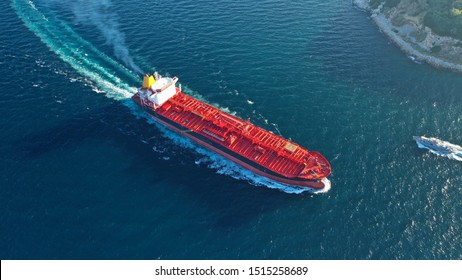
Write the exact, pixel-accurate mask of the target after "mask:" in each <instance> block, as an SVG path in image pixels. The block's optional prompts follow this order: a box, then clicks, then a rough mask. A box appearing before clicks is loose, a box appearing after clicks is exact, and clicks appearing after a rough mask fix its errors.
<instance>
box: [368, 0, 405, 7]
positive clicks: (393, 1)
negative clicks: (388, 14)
mask: <svg viewBox="0 0 462 280" xmlns="http://www.w3.org/2000/svg"><path fill="white" fill-rule="evenodd" d="M400 2H401V0H371V1H370V2H369V5H370V6H371V7H372V8H373V9H377V7H378V6H379V5H380V4H381V3H384V7H387V8H393V7H396V6H398V4H399V3H400Z"/></svg>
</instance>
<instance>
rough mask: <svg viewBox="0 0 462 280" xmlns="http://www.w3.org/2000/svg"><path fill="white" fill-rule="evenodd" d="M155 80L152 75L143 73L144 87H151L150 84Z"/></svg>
mask: <svg viewBox="0 0 462 280" xmlns="http://www.w3.org/2000/svg"><path fill="white" fill-rule="evenodd" d="M155 82H156V80H155V79H154V77H153V76H152V75H148V74H146V75H144V77H143V88H144V89H149V88H151V87H152V85H153V84H154V83H155Z"/></svg>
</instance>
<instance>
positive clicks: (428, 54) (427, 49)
mask: <svg viewBox="0 0 462 280" xmlns="http://www.w3.org/2000/svg"><path fill="white" fill-rule="evenodd" d="M352 3H353V5H355V6H356V7H358V8H359V9H361V10H364V11H367V12H368V13H370V15H371V19H372V21H373V22H374V23H375V24H376V25H377V27H378V28H379V29H380V30H381V31H382V33H384V34H385V35H386V36H387V37H388V38H389V39H390V40H391V41H392V42H393V43H394V44H395V45H396V46H398V47H399V48H400V49H401V50H402V51H403V52H405V53H406V54H407V55H408V56H409V57H410V58H411V59H412V60H413V61H415V62H425V63H427V64H429V65H431V66H434V67H436V68H440V69H447V70H451V71H456V72H460V73H462V42H461V41H460V40H457V39H455V38H452V37H446V36H440V35H438V34H435V33H434V32H433V31H432V30H431V29H430V28H428V27H424V26H422V25H419V24H418V23H416V22H415V21H412V20H402V21H400V24H399V25H397V24H393V19H394V18H396V17H397V15H398V13H399V11H397V10H396V9H395V10H391V11H388V12H387V14H384V13H383V5H379V7H377V8H376V9H372V8H371V7H370V6H369V0H352ZM401 14H402V13H401ZM435 48H438V50H439V51H438V53H435V51H434V50H435Z"/></svg>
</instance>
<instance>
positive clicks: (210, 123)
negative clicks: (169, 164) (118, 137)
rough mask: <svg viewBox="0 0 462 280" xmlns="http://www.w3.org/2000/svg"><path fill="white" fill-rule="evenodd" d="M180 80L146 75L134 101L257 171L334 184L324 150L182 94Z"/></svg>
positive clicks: (302, 182)
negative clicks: (323, 153)
mask: <svg viewBox="0 0 462 280" xmlns="http://www.w3.org/2000/svg"><path fill="white" fill-rule="evenodd" d="M177 81H178V78H177V77H174V78H168V77H162V76H160V75H159V74H158V73H157V72H155V73H154V75H145V76H144V79H143V86H142V87H141V88H139V89H138V91H137V93H136V94H135V95H134V96H133V97H132V99H133V100H134V101H135V102H136V103H138V104H139V105H140V106H142V107H143V108H144V109H145V110H146V111H147V112H148V113H149V114H150V115H151V116H152V117H153V118H155V119H156V120H157V121H158V122H160V123H161V124H163V125H165V126H166V127H168V128H169V129H171V130H173V131H175V132H177V133H179V134H181V135H184V136H186V137H188V138H190V139H192V140H193V141H195V142H196V143H198V144H200V145H202V146H204V147H206V148H208V149H210V150H212V151H214V152H216V153H218V154H220V155H222V156H224V157H226V158H227V159H229V160H231V161H233V162H235V163H237V164H239V165H241V166H243V167H244V168H246V169H248V170H250V171H252V172H254V173H256V174H258V175H261V176H264V177H267V178H270V179H272V180H274V181H277V182H281V183H284V184H288V185H292V186H300V187H308V188H312V189H317V190H319V189H324V188H326V187H327V186H330V182H329V180H328V179H327V178H326V177H327V176H329V175H330V173H331V166H330V164H329V162H328V161H327V160H326V159H325V158H324V157H323V156H322V155H321V154H320V153H318V152H313V151H308V150H306V149H305V148H303V147H301V146H299V145H298V144H296V143H294V142H291V141H289V140H287V139H284V138H282V137H280V136H277V135H274V134H273V133H271V132H269V131H267V130H265V129H262V128H260V127H258V126H255V125H253V124H251V123H250V121H244V120H242V119H239V118H237V117H235V116H233V115H230V114H228V113H226V112H223V111H221V110H219V109H217V108H215V107H213V106H211V105H209V104H206V103H204V102H202V101H200V100H197V99H195V98H193V97H191V96H189V95H187V94H185V93H183V92H181V89H180V88H177V87H176V86H175V84H176V82H177Z"/></svg>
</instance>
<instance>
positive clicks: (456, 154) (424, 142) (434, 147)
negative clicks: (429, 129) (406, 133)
mask: <svg viewBox="0 0 462 280" xmlns="http://www.w3.org/2000/svg"><path fill="white" fill-rule="evenodd" d="M414 140H415V141H416V143H417V147H419V148H421V149H427V150H429V151H430V153H432V154H435V155H438V156H442V157H447V158H449V159H453V160H457V161H462V147H461V146H458V145H455V144H452V143H449V142H446V141H443V140H440V139H438V138H434V137H425V136H414Z"/></svg>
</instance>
